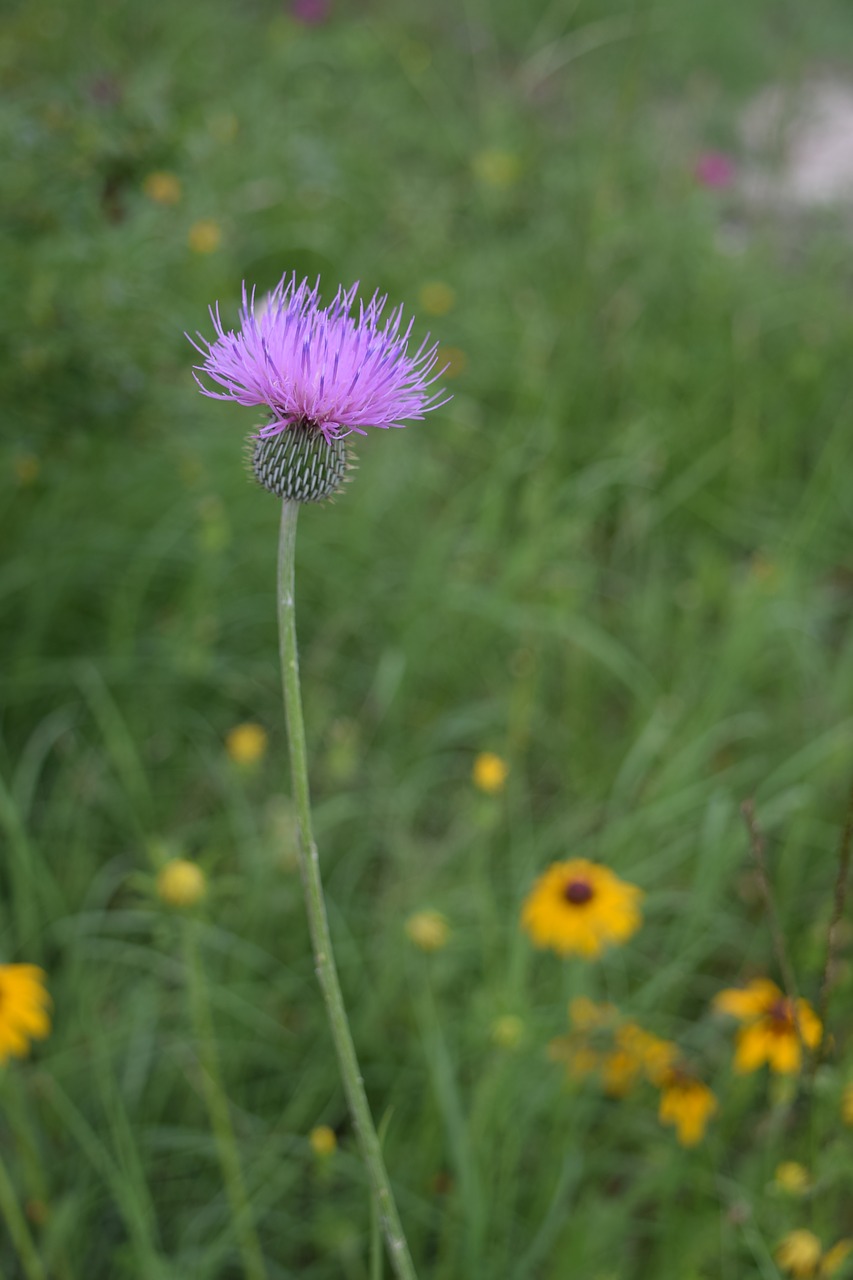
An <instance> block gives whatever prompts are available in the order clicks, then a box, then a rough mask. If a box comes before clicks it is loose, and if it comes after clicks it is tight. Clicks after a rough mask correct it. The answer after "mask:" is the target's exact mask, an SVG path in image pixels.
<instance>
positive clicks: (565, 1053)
mask: <svg viewBox="0 0 853 1280" xmlns="http://www.w3.org/2000/svg"><path fill="white" fill-rule="evenodd" d="M548 1057H549V1058H550V1059H551V1061H552V1062H561V1063H562V1064H563V1065H564V1066H565V1068H566V1070H567V1071H568V1073H569V1075H570V1076H571V1078H572V1079H573V1080H583V1079H585V1077H586V1076H591V1075H592V1073H593V1072H594V1071H597V1070H598V1068H599V1067H600V1066H601V1061H602V1058H601V1054H600V1053H599V1052H598V1050H597V1049H593V1048H592V1046H591V1045H589V1044H586V1043H585V1041H584V1040H583V1039H582V1037H580V1036H578V1035H571V1034H570V1035H567V1036H555V1037H554V1039H553V1040H552V1041H551V1043H550V1044H549V1045H548Z"/></svg>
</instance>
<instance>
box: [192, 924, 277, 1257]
mask: <svg viewBox="0 0 853 1280" xmlns="http://www.w3.org/2000/svg"><path fill="white" fill-rule="evenodd" d="M196 929H197V922H196V921H195V920H187V921H185V922H184V937H183V942H184V962H185V965H186V973H187V988H188V995H189V1003H190V1017H191V1019H192V1026H193V1034H194V1035H195V1038H196V1041H197V1042H198V1051H199V1059H200V1062H201V1086H202V1092H203V1094H204V1100H205V1103H206V1105H207V1113H208V1116H209V1117H210V1124H211V1128H212V1129H213V1136H214V1140H215V1142H216V1151H217V1154H218V1156H219V1166H220V1168H221V1170H222V1180H223V1182H224V1184H225V1194H226V1196H227V1197H228V1203H229V1205H230V1207H231V1212H232V1213H233V1215H234V1223H235V1230H236V1234H237V1240H238V1245H239V1249H240V1258H241V1261H242V1264H243V1271H244V1272H245V1275H246V1280H267V1269H266V1265H265V1264H264V1257H263V1253H262V1252H261V1245H260V1241H259V1240H258V1234H257V1231H256V1229H255V1219H254V1215H253V1212H252V1205H251V1201H250V1200H249V1196H248V1194H247V1191H246V1183H245V1180H244V1178H243V1167H242V1165H241V1163H240V1152H239V1150H238V1148H237V1138H236V1135H235V1133H234V1126H233V1125H232V1123H231V1112H230V1110H229V1106H228V1097H227V1095H226V1093H225V1088H224V1086H223V1084H222V1073H221V1071H220V1069H219V1055H218V1054H217V1052H216V1040H215V1038H214V1029H213V1019H212V1017H211V1013H210V1000H209V998H208V993H207V983H206V981H205V977H204V972H203V970H202V966H201V958H200V956H199V951H198V940H197V938H196Z"/></svg>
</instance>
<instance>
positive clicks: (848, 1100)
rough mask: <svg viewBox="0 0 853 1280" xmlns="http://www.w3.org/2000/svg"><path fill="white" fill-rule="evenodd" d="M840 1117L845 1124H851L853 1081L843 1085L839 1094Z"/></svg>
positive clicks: (852, 1117) (852, 1115) (852, 1119)
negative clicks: (842, 1090)
mask: <svg viewBox="0 0 853 1280" xmlns="http://www.w3.org/2000/svg"><path fill="white" fill-rule="evenodd" d="M841 1118H842V1120H843V1121H844V1123H845V1124H849V1125H853V1082H851V1083H850V1084H848V1085H846V1086H845V1088H844V1092H843V1093H842V1095H841Z"/></svg>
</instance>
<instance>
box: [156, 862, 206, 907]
mask: <svg viewBox="0 0 853 1280" xmlns="http://www.w3.org/2000/svg"><path fill="white" fill-rule="evenodd" d="M206 891H207V884H206V881H205V878H204V872H203V871H202V869H201V867H199V866H197V865H196V863H194V862H190V861H188V859H187V858H172V859H171V861H170V862H167V863H166V865H165V866H164V867H161V868H160V870H159V872H158V873H157V896H158V897H159V898H160V901H161V902H165V904H166V906H167V907H194V906H195V905H196V903H197V902H201V900H202V898H203V897H204V895H205V893H206Z"/></svg>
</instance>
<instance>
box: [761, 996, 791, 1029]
mask: <svg viewBox="0 0 853 1280" xmlns="http://www.w3.org/2000/svg"><path fill="white" fill-rule="evenodd" d="M767 1017H768V1020H769V1022H770V1028H771V1030H772V1031H775V1032H776V1033H777V1034H784V1033H785V1032H786V1031H793V1029H794V1014H793V1010H792V1009H791V1002H790V1001H789V1000H774V1002H773V1004H771V1006H770V1008H769V1009H768V1010H767Z"/></svg>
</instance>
